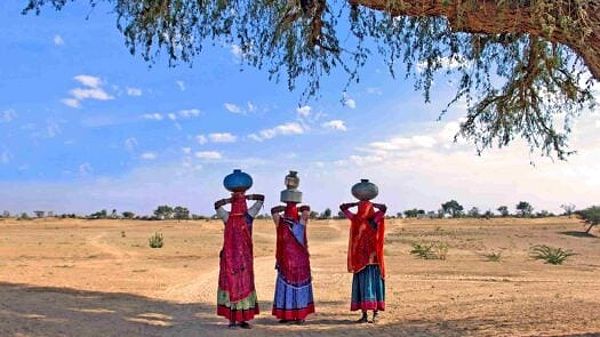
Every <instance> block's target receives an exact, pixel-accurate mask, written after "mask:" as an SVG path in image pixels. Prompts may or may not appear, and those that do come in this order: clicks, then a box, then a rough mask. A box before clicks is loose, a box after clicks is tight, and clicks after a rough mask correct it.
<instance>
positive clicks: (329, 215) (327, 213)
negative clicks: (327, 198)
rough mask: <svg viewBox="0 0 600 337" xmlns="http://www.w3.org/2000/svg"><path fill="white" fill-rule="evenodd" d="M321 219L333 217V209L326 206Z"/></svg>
mask: <svg viewBox="0 0 600 337" xmlns="http://www.w3.org/2000/svg"><path fill="white" fill-rule="evenodd" d="M319 218H320V219H330V218H331V209H329V208H326V209H325V210H324V211H323V213H321V216H319Z"/></svg>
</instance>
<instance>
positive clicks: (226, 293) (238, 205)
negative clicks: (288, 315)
mask: <svg viewBox="0 0 600 337" xmlns="http://www.w3.org/2000/svg"><path fill="white" fill-rule="evenodd" d="M223 185H224V186H225V188H226V189H227V190H229V191H230V192H232V193H231V198H228V199H221V200H219V201H217V202H215V210H216V211H217V216H218V217H219V218H221V219H222V220H223V222H224V223H225V231H224V237H223V249H222V250H221V253H220V264H219V267H220V270H219V288H218V291H217V315H219V316H223V317H225V318H227V319H228V320H229V327H230V328H235V327H237V326H239V327H241V328H243V329H250V324H248V321H249V320H251V319H253V318H254V316H255V315H257V314H258V313H259V309H258V301H257V297H256V290H255V288H254V254H253V245H252V222H253V220H254V217H255V216H256V215H257V214H258V212H259V211H260V209H261V207H262V205H263V202H264V199H265V198H264V196H263V195H260V194H248V195H246V194H245V192H246V191H247V190H248V189H250V187H251V186H252V178H251V177H250V176H249V175H248V174H246V173H244V172H242V171H241V170H234V171H233V173H232V174H230V175H228V176H226V177H225V180H224V181H223ZM246 200H255V201H256V202H255V203H254V205H252V207H250V208H248V207H247V205H246ZM228 203H229V204H231V211H229V212H228V211H226V210H225V209H224V208H223V206H224V205H225V204H228Z"/></svg>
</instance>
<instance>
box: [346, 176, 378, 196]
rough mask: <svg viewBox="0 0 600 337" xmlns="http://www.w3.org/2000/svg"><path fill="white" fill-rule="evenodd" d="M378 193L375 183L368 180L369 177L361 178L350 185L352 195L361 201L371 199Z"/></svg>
mask: <svg viewBox="0 0 600 337" xmlns="http://www.w3.org/2000/svg"><path fill="white" fill-rule="evenodd" d="M378 194H379V189H378V188H377V185H375V184H373V183H372V182H369V179H361V180H360V183H357V184H355V185H354V186H352V195H353V196H354V197H355V198H356V199H358V200H362V201H367V200H372V199H375V197H377V195H378Z"/></svg>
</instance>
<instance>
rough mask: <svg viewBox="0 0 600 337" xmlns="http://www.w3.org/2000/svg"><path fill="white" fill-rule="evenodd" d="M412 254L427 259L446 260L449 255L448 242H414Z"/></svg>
mask: <svg viewBox="0 0 600 337" xmlns="http://www.w3.org/2000/svg"><path fill="white" fill-rule="evenodd" d="M410 254H411V255H415V256H416V257H418V258H421V259H425V260H445V259H446V257H447V256H448V244H447V243H445V242H441V241H437V242H429V243H422V242H413V243H412V250H411V251H410Z"/></svg>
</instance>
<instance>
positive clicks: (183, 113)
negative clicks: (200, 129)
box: [178, 109, 200, 118]
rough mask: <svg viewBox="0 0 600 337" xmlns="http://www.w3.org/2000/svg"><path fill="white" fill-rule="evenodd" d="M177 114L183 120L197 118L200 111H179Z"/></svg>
mask: <svg viewBox="0 0 600 337" xmlns="http://www.w3.org/2000/svg"><path fill="white" fill-rule="evenodd" d="M178 114H179V116H181V117H183V118H192V117H198V116H200V110H198V109H185V110H179V112H178Z"/></svg>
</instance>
